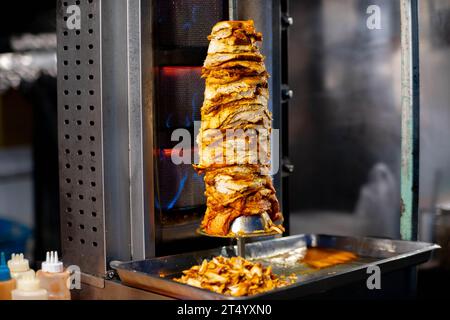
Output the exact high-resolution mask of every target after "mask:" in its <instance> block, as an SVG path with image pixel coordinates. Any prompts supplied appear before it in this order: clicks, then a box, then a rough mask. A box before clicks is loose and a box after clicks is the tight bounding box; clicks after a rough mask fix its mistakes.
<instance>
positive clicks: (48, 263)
mask: <svg viewBox="0 0 450 320" xmlns="http://www.w3.org/2000/svg"><path fill="white" fill-rule="evenodd" d="M41 269H42V271H43V272H50V273H58V272H63V271H64V266H63V263H62V261H59V260H58V252H57V251H50V252H48V251H47V258H46V260H45V261H44V262H42V267H41Z"/></svg>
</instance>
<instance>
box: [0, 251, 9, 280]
mask: <svg viewBox="0 0 450 320" xmlns="http://www.w3.org/2000/svg"><path fill="white" fill-rule="evenodd" d="M10 279H11V273H10V272H9V268H8V266H7V265H6V259H5V253H4V252H2V253H1V254H0V281H8V280H10Z"/></svg>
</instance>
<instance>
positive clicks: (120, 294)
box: [72, 281, 172, 300]
mask: <svg viewBox="0 0 450 320" xmlns="http://www.w3.org/2000/svg"><path fill="white" fill-rule="evenodd" d="M104 282H105V284H104V288H98V287H97V286H94V285H90V284H84V283H83V284H82V285H81V290H73V291H72V300H171V299H172V298H169V297H166V296H162V295H159V294H155V293H151V292H148V291H144V290H139V289H136V288H131V287H127V286H124V285H123V284H121V283H120V282H116V281H104Z"/></svg>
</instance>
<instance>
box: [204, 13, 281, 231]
mask: <svg viewBox="0 0 450 320" xmlns="http://www.w3.org/2000/svg"><path fill="white" fill-rule="evenodd" d="M209 40H210V44H209V48H208V56H207V58H206V60H205V63H204V67H203V69H202V77H203V78H205V79H206V89H205V97H204V102H203V106H202V109H201V117H202V118H201V119H202V124H201V128H200V132H199V135H198V137H197V142H198V146H199V156H200V161H199V164H198V165H196V166H195V168H196V169H197V170H198V171H199V172H201V173H204V174H205V185H206V192H205V195H206V197H207V209H206V213H205V216H204V218H203V221H202V229H203V231H204V232H205V233H207V234H209V235H217V236H226V235H229V234H230V225H231V223H232V222H233V221H234V220H235V219H236V218H238V217H240V216H250V215H262V216H264V217H266V219H268V224H267V226H268V227H267V228H268V230H261V231H271V232H273V231H276V232H279V233H282V231H283V227H282V226H281V225H275V224H274V223H273V222H274V221H282V218H283V216H282V214H281V212H280V206H279V203H278V200H277V198H276V194H275V189H274V187H273V183H272V178H271V176H270V175H269V172H270V133H271V130H272V128H271V120H272V119H271V113H270V112H269V109H268V98H269V89H268V77H269V75H268V73H267V71H266V68H265V65H264V57H263V55H262V54H261V53H260V51H259V48H258V47H257V45H256V42H258V41H262V34H261V33H259V32H256V30H255V27H254V23H253V21H252V20H249V21H222V22H219V23H217V24H216V25H215V26H214V27H213V29H212V32H211V35H210V36H209Z"/></svg>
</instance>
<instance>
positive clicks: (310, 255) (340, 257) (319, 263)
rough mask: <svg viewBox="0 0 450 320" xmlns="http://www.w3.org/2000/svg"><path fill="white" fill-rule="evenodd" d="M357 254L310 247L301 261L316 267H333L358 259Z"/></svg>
mask: <svg viewBox="0 0 450 320" xmlns="http://www.w3.org/2000/svg"><path fill="white" fill-rule="evenodd" d="M356 258H357V256H356V255H355V254H354V253H352V252H349V251H340V250H336V249H328V248H308V250H307V251H306V255H305V257H304V258H303V260H302V261H301V262H303V263H305V264H307V265H308V266H310V267H312V268H315V269H322V268H327V267H331V266H334V265H337V264H342V263H347V262H350V261H353V260H356Z"/></svg>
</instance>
